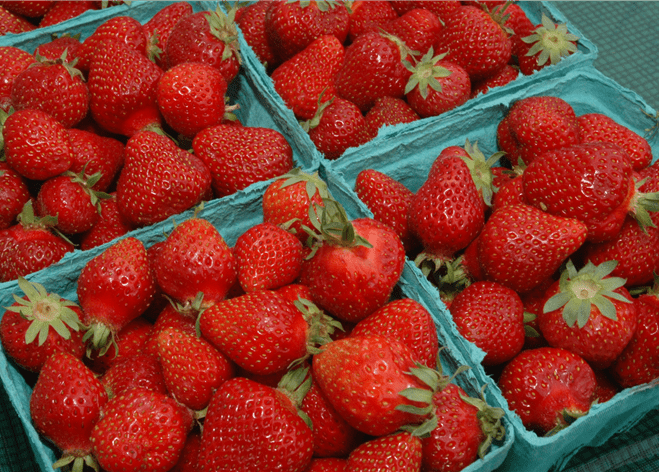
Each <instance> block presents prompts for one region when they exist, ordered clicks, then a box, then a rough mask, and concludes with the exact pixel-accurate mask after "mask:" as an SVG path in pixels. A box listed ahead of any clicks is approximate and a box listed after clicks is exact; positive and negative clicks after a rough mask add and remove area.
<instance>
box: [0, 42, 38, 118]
mask: <svg viewBox="0 0 659 472" xmlns="http://www.w3.org/2000/svg"><path fill="white" fill-rule="evenodd" d="M34 61H35V59H34V56H33V55H32V54H30V53H29V52H27V51H23V50H22V49H19V48H17V47H15V46H1V47H0V108H1V109H2V110H3V111H5V112H8V111H9V107H10V105H11V86H12V83H13V82H14V79H15V78H16V76H17V75H18V74H20V73H21V72H23V71H24V70H25V69H27V67H28V66H29V65H30V64H32V63H34Z"/></svg>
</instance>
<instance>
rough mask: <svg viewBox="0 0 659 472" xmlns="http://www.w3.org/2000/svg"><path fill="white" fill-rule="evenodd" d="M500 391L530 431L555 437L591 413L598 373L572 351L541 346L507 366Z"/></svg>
mask: <svg viewBox="0 0 659 472" xmlns="http://www.w3.org/2000/svg"><path fill="white" fill-rule="evenodd" d="M499 388H500V389H501V393H502V394H503V396H504V398H505V399H506V400H507V401H508V405H509V406H510V409H511V410H513V411H514V412H516V413H517V414H518V415H519V417H520V418H521V420H522V423H523V424H524V426H525V427H526V428H527V429H529V430H532V431H535V432H537V433H538V434H540V435H545V434H552V433H554V432H557V431H559V430H561V429H564V428H565V427H568V426H569V424H570V423H571V422H572V421H573V420H574V419H575V418H577V417H580V416H583V415H585V414H587V413H588V411H589V410H590V405H591V402H590V399H591V397H592V395H593V391H594V389H595V374H594V373H593V369H592V368H591V367H590V366H589V365H588V363H587V362H586V361H584V360H583V359H582V358H581V357H579V356H578V355H576V354H573V353H571V352H570V351H566V350H565V349H561V348H556V347H540V348H537V349H529V350H525V351H522V352H521V353H519V354H518V355H517V356H516V357H515V358H514V359H513V360H511V361H510V362H509V363H508V364H506V366H505V367H504V369H503V372H502V373H501V377H500V378H499Z"/></svg>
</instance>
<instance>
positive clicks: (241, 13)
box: [236, 2, 279, 73]
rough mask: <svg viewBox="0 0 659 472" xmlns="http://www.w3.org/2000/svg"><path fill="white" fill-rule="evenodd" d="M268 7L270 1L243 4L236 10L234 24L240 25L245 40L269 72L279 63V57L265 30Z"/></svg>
mask: <svg viewBox="0 0 659 472" xmlns="http://www.w3.org/2000/svg"><path fill="white" fill-rule="evenodd" d="M268 8H270V2H254V3H250V4H247V5H243V6H242V7H239V8H238V10H237V11H236V24H237V25H238V26H239V27H240V32H241V33H242V34H243V37H244V38H245V42H246V43H247V44H249V46H250V47H251V48H252V51H254V54H255V55H256V57H257V58H258V60H259V61H260V62H261V64H263V66H264V67H265V68H266V70H267V71H268V73H271V72H272V71H273V70H274V69H275V68H276V67H277V66H278V65H279V59H277V56H276V55H275V52H274V50H273V48H272V46H270V42H269V41H268V35H267V33H266V30H265V15H266V12H267V11H268Z"/></svg>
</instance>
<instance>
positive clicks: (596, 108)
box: [328, 67, 659, 472]
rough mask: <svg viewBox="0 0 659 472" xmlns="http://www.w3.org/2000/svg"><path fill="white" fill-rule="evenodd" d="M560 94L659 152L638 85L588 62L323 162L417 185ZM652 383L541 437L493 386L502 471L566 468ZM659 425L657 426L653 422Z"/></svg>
mask: <svg viewBox="0 0 659 472" xmlns="http://www.w3.org/2000/svg"><path fill="white" fill-rule="evenodd" d="M543 95H551V96H557V97H560V98H562V99H564V100H566V101H567V102H568V103H570V104H571V105H572V107H573V108H574V110H575V112H576V114H577V116H579V115H582V114H585V113H591V112H597V113H603V114H605V115H608V116H609V117H611V118H613V119H614V120H615V121H617V122H618V123H620V124H622V125H625V126H627V127H628V128H630V129H632V130H633V131H635V132H636V133H638V134H640V135H647V136H648V141H649V142H650V145H651V147H652V151H653V155H654V161H656V160H657V158H659V136H658V135H657V133H652V132H651V131H652V128H653V127H655V129H656V125H657V118H656V116H657V112H656V110H654V109H652V108H651V107H650V106H648V105H647V104H646V103H645V102H644V101H643V99H642V98H641V97H640V96H638V95H637V94H636V93H635V92H633V91H631V90H629V89H626V88H623V87H621V86H620V85H619V84H617V83H616V82H614V81H613V80H611V79H609V78H607V77H606V76H604V75H603V74H602V73H601V72H599V71H597V70H596V69H594V68H592V67H587V68H579V69H574V70H571V71H569V72H567V73H566V74H565V76H564V77H561V78H555V79H553V80H552V81H542V82H535V83H533V84H530V86H529V87H527V88H525V89H523V90H518V91H515V92H514V93H510V94H507V95H502V96H500V97H499V98H498V99H497V100H495V101H492V102H490V103H487V104H482V105H479V106H477V107H474V108H472V109H471V110H469V111H467V110H462V111H458V112H457V113H455V114H454V115H453V116H452V117H451V118H450V119H449V118H447V119H446V120H444V121H441V122H439V121H434V122H432V121H426V122H424V121H420V122H416V123H411V124H410V125H409V126H405V127H401V126H392V127H387V128H385V129H383V130H382V131H381V133H380V134H379V136H378V137H376V138H375V139H374V140H373V141H372V142H371V143H368V144H366V145H364V146H361V147H359V148H353V149H349V150H348V151H347V152H346V153H345V154H344V155H343V157H341V158H340V159H338V160H336V161H332V162H330V163H328V167H329V169H330V170H331V174H330V175H333V176H334V178H340V179H342V180H343V181H344V182H345V184H346V186H347V187H349V188H350V189H353V190H354V186H355V180H356V177H357V175H358V173H359V172H360V171H361V170H364V169H368V168H372V169H376V170H379V171H381V172H384V173H385V174H387V175H389V176H391V177H393V178H395V179H396V180H398V181H400V182H402V183H403V184H405V185H406V186H407V187H408V188H409V189H410V190H412V191H416V190H418V188H419V187H420V186H421V185H422V184H423V182H424V181H425V179H426V177H427V175H428V170H429V168H430V165H431V164H432V162H433V161H434V159H435V158H436V157H437V156H438V155H439V153H440V152H441V150H442V149H444V148H445V147H448V146H451V145H458V146H464V144H465V140H467V139H468V140H469V141H470V142H471V143H472V144H473V143H475V142H477V143H478V147H479V149H481V151H483V152H484V154H485V156H486V157H487V156H489V155H492V154H493V153H494V152H496V151H497V150H498V148H497V142H496V127H497V125H498V123H499V122H500V121H501V119H502V118H503V117H504V116H505V113H506V112H507V110H508V109H509V107H510V106H511V105H512V104H513V103H514V102H515V101H516V100H518V99H521V98H524V97H528V96H543ZM411 276H414V277H416V279H417V283H418V286H419V287H421V290H422V292H421V293H420V295H421V297H422V298H423V299H424V300H426V302H427V303H428V304H434V306H435V312H434V313H435V315H436V316H437V320H438V322H439V323H440V324H441V325H442V326H443V327H444V329H445V330H446V331H447V332H448V333H450V334H451V335H453V336H455V338H456V339H455V341H456V343H457V344H458V345H459V346H460V347H461V349H462V350H463V355H464V356H465V357H466V358H468V359H471V360H472V362H473V363H472V364H471V365H472V367H474V370H475V372H476V374H477V376H478V377H479V379H480V380H481V382H482V383H490V384H494V382H493V380H492V378H491V377H489V376H488V375H487V374H486V373H485V371H484V369H483V368H482V366H481V365H480V362H481V360H482V359H483V356H484V353H483V352H482V351H481V350H480V349H478V348H477V347H476V346H475V345H473V344H471V343H469V342H468V341H466V340H465V339H464V338H462V336H460V335H459V333H458V332H457V329H456V327H455V324H454V322H453V320H452V319H451V315H450V313H449V311H448V310H447V309H446V307H445V305H444V304H443V303H442V302H441V301H440V300H439V296H438V292H437V289H436V287H434V286H433V285H432V284H431V283H430V282H429V281H428V280H427V279H426V278H424V276H423V275H422V274H421V272H420V271H419V270H418V269H415V271H413V274H411ZM657 383H659V382H653V383H651V384H646V385H641V386H638V387H634V388H629V389H625V390H624V391H622V392H620V393H619V394H618V395H616V396H615V397H614V398H613V399H611V400H610V401H608V402H606V403H602V404H598V405H595V406H593V407H592V408H591V410H590V412H589V413H588V414H587V415H585V416H584V417H581V418H579V419H578V420H577V421H576V422H575V423H573V424H572V425H571V426H570V427H568V428H566V429H565V430H563V431H561V432H559V433H558V434H556V435H555V436H552V437H539V436H538V435H536V434H535V433H533V432H530V431H528V430H526V428H525V427H524V426H523V425H522V422H521V420H520V418H519V416H518V415H517V414H516V413H514V412H513V411H511V410H509V409H508V406H507V402H506V400H505V399H504V398H503V396H502V395H501V391H500V390H499V389H498V387H497V386H496V385H494V386H493V389H492V390H493V393H494V396H495V397H496V399H497V405H498V406H502V407H503V408H505V409H506V411H507V416H508V418H509V419H510V421H511V423H512V424H513V427H514V429H515V442H514V444H513V448H512V449H511V451H510V453H509V454H508V456H507V458H506V460H505V462H504V463H503V465H502V466H501V467H500V469H498V470H500V471H506V472H508V471H510V472H513V471H514V472H525V471H528V472H547V471H549V470H553V471H559V470H561V469H562V468H564V467H565V466H566V465H567V463H568V462H569V460H570V458H571V457H573V456H574V455H575V454H576V453H577V452H578V451H579V450H580V449H582V448H584V447H586V446H595V447H596V446H600V445H602V444H604V443H605V442H606V441H607V440H608V439H609V438H611V437H612V436H613V435H614V434H616V433H621V432H624V431H627V430H628V429H629V428H631V427H633V426H634V425H635V424H636V423H637V422H638V421H640V420H641V419H642V418H643V417H644V416H645V415H646V414H647V413H648V412H650V411H652V410H655V409H657V408H659V388H658V385H657ZM657 426H659V425H657Z"/></svg>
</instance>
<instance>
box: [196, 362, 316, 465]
mask: <svg viewBox="0 0 659 472" xmlns="http://www.w3.org/2000/svg"><path fill="white" fill-rule="evenodd" d="M306 375H307V369H296V370H294V371H292V372H291V375H289V376H286V377H285V378H283V379H282V382H281V383H280V384H279V386H278V387H277V388H273V387H268V386H266V385H262V384H259V383H257V382H254V381H253V380H249V379H246V378H243V377H236V378H233V379H231V380H228V381H226V382H224V383H223V384H222V385H221V386H220V388H219V389H218V390H217V391H216V392H215V394H214V395H213V398H211V402H210V405H209V406H208V412H207V414H206V418H205V420H204V430H203V432H202V435H201V448H200V450H199V458H198V461H199V462H198V470H199V471H200V472H210V471H213V470H220V469H222V468H228V469H233V470H286V471H289V472H302V471H304V470H305V469H306V467H307V465H308V464H309V462H310V461H311V456H312V433H311V428H310V427H309V426H308V425H307V424H306V423H305V421H304V420H303V419H302V417H301V416H300V414H299V413H298V405H299V403H300V399H301V398H303V397H304V394H305V393H306V391H307V390H308V381H307V382H304V380H305V377H306Z"/></svg>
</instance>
